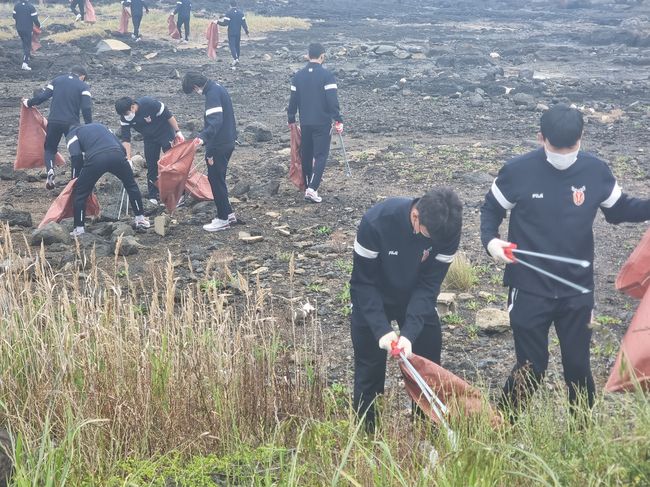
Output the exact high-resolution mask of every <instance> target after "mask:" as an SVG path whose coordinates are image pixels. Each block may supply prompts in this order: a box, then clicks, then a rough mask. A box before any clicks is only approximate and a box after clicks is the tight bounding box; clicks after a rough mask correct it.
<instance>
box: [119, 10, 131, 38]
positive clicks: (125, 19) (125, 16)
mask: <svg viewBox="0 0 650 487" xmlns="http://www.w3.org/2000/svg"><path fill="white" fill-rule="evenodd" d="M130 18H131V12H129V11H128V10H127V9H125V8H123V9H122V16H121V17H120V25H119V27H118V28H117V31H118V32H120V33H121V34H128V32H129V19H130Z"/></svg>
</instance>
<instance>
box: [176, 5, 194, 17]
mask: <svg viewBox="0 0 650 487" xmlns="http://www.w3.org/2000/svg"><path fill="white" fill-rule="evenodd" d="M191 12H192V2H191V1H190V0H178V1H177V2H176V10H175V13H177V14H178V18H182V19H186V18H188V17H189V16H190V13H191Z"/></svg>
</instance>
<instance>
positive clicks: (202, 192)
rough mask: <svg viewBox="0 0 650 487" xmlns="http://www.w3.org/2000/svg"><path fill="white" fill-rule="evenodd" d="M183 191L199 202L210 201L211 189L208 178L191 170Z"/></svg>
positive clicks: (211, 198)
mask: <svg viewBox="0 0 650 487" xmlns="http://www.w3.org/2000/svg"><path fill="white" fill-rule="evenodd" d="M185 189H186V190H187V192H188V193H190V194H191V195H192V197H193V198H194V199H197V200H201V201H212V200H214V196H212V187H211V186H210V181H209V180H208V177H207V176H206V175H205V174H203V173H200V172H199V171H197V170H196V169H195V168H192V170H191V172H190V175H189V177H188V178H187V181H186V182H185Z"/></svg>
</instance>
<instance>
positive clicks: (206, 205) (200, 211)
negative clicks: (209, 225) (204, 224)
mask: <svg viewBox="0 0 650 487" xmlns="http://www.w3.org/2000/svg"><path fill="white" fill-rule="evenodd" d="M206 213H209V214H212V213H214V214H216V213H217V208H216V207H215V206H214V201H202V202H200V203H197V204H195V205H194V206H193V207H192V214H193V215H204V214H206Z"/></svg>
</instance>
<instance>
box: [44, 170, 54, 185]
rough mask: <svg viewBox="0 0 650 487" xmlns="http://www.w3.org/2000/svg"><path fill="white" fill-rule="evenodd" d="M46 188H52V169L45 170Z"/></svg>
mask: <svg viewBox="0 0 650 487" xmlns="http://www.w3.org/2000/svg"><path fill="white" fill-rule="evenodd" d="M45 187H46V188H47V189H54V169H50V170H49V171H47V181H45Z"/></svg>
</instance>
